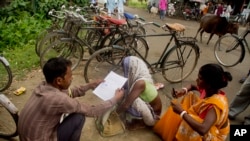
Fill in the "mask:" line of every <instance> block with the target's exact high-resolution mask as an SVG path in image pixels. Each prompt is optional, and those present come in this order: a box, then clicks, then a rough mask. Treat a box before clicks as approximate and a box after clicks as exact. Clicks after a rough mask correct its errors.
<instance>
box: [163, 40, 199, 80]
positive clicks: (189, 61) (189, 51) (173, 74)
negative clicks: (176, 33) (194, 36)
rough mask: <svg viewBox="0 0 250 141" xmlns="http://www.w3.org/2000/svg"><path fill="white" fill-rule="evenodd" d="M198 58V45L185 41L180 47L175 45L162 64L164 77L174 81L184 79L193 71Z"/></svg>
mask: <svg viewBox="0 0 250 141" xmlns="http://www.w3.org/2000/svg"><path fill="white" fill-rule="evenodd" d="M198 58H199V47H198V46H197V45H194V44H191V43H186V42H184V43H181V44H180V47H177V46H174V47H173V48H171V49H170V50H169V51H168V53H167V54H166V55H165V56H164V59H163V62H162V64H161V68H162V75H163V77H164V78H165V79H166V80H167V81H169V82H172V83H176V82H180V81H182V80H184V79H185V78H187V77H188V76H189V75H190V74H191V73H192V72H193V70H194V68H195V66H196V65H197V62H198Z"/></svg>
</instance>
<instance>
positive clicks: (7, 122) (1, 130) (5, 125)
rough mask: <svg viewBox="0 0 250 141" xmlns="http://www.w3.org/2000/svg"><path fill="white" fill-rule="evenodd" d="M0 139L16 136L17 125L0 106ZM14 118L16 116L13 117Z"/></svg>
mask: <svg viewBox="0 0 250 141" xmlns="http://www.w3.org/2000/svg"><path fill="white" fill-rule="evenodd" d="M0 115H1V118H0V137H12V136H15V135H16V131H17V125H16V122H15V120H14V118H13V117H12V115H11V114H10V112H9V111H8V110H6V109H5V108H4V107H3V106H2V105H0ZM15 116H16V115H15Z"/></svg>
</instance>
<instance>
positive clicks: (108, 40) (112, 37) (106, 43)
mask: <svg viewBox="0 0 250 141" xmlns="http://www.w3.org/2000/svg"><path fill="white" fill-rule="evenodd" d="M121 34H122V33H120V32H117V31H115V30H113V31H111V33H109V34H107V35H105V36H104V37H103V39H102V40H101V43H100V45H99V46H98V47H97V48H96V50H99V49H101V48H105V47H110V46H112V45H113V43H114V41H116V40H117V39H119V38H120V37H121Z"/></svg>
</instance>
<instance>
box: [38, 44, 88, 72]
mask: <svg viewBox="0 0 250 141" xmlns="http://www.w3.org/2000/svg"><path fill="white" fill-rule="evenodd" d="M83 53H84V52H83V47H82V45H81V44H80V43H79V42H77V41H71V40H69V41H68V40H67V41H60V40H58V41H56V42H54V43H52V44H51V45H50V46H49V47H48V48H47V49H46V50H45V51H44V52H43V54H42V55H41V56H40V66H41V68H43V66H44V64H45V63H46V62H47V61H48V60H49V59H50V58H52V57H64V58H66V59H68V60H70V61H71V62H72V67H71V69H72V70H74V69H75V68H76V67H77V66H78V65H79V63H80V62H81V60H82V59H83Z"/></svg>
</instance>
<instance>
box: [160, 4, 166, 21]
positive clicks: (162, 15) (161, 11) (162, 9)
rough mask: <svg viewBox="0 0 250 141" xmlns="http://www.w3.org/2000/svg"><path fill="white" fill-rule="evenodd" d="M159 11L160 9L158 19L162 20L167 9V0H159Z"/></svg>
mask: <svg viewBox="0 0 250 141" xmlns="http://www.w3.org/2000/svg"><path fill="white" fill-rule="evenodd" d="M159 11H160V19H161V20H164V18H165V16H166V11H167V0H160V1H159Z"/></svg>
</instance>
